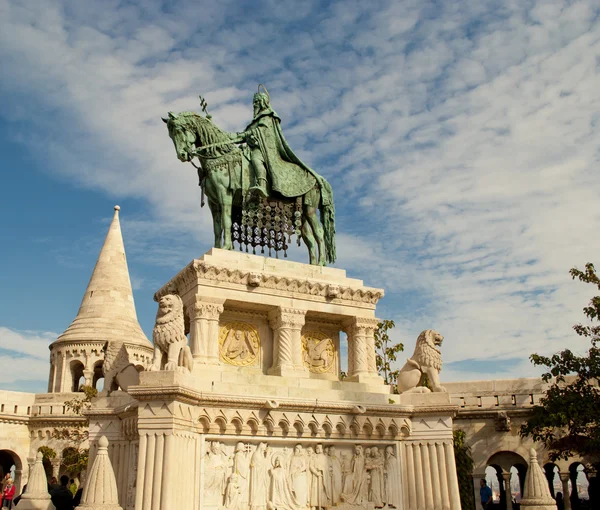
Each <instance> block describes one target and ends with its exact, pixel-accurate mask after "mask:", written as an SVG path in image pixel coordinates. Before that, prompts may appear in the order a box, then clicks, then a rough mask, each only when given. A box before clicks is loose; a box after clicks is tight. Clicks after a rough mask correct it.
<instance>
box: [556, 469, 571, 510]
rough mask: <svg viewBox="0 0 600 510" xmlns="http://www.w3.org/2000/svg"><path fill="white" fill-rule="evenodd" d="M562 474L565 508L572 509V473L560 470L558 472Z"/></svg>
mask: <svg viewBox="0 0 600 510" xmlns="http://www.w3.org/2000/svg"><path fill="white" fill-rule="evenodd" d="M558 476H560V482H561V483H562V493H563V501H564V502H565V510H571V498H570V497H569V478H570V477H571V473H569V472H568V471H567V472H566V473H565V472H562V471H561V472H560V473H559V474H558Z"/></svg>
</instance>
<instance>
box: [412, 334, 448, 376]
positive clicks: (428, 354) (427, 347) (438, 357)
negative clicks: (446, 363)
mask: <svg viewBox="0 0 600 510" xmlns="http://www.w3.org/2000/svg"><path fill="white" fill-rule="evenodd" d="M437 334H438V333H436V332H435V331H433V330H432V329H426V330H425V331H423V332H422V333H421V334H420V335H419V337H418V338H417V344H416V345H415V352H414V353H413V355H412V358H411V359H413V360H414V361H416V362H417V363H418V364H419V365H421V366H426V367H432V368H435V369H436V370H437V371H438V372H440V371H441V370H442V354H441V353H440V350H439V349H438V348H437V347H436V346H435V343H434V336H435V335H437Z"/></svg>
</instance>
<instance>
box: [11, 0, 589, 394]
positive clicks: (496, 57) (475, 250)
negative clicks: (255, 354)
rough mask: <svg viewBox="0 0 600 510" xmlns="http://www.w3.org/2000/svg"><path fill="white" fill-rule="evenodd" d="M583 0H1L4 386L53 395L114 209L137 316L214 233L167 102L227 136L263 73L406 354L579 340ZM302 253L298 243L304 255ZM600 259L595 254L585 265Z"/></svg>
mask: <svg viewBox="0 0 600 510" xmlns="http://www.w3.org/2000/svg"><path fill="white" fill-rule="evenodd" d="M598 15H599V7H598V4H597V2H594V1H587V2H586V1H580V2H560V1H518V2H516V1H515V2H509V1H505V2H501V1H484V0H476V1H467V0H463V1H456V2H442V1H438V2H432V1H426V0H419V1H416V0H415V1H410V0H409V1H402V2H398V1H397V2H386V1H371V2H359V1H344V2H310V1H304V2H288V1H282V0H277V1H273V2H227V1H221V2H197V1H177V2H168V3H165V2H152V1H149V0H144V1H143V2H120V1H119V2H111V1H102V2H90V1H81V0H80V1H55V0H44V1H40V2H36V1H33V0H30V1H28V2H18V1H10V0H0V68H1V69H2V74H3V76H2V80H0V94H1V97H2V99H3V101H2V108H1V109H0V116H1V118H2V122H1V123H0V150H1V153H2V156H3V158H2V161H3V164H2V167H3V172H2V176H3V189H4V190H5V193H3V198H2V200H1V201H0V210H1V212H2V216H3V218H4V219H5V222H4V224H3V227H2V240H3V243H5V244H3V247H4V249H3V250H2V251H1V253H0V263H1V265H0V267H2V270H1V271H0V285H1V286H2V288H3V289H4V296H5V297H4V300H3V306H2V307H0V388H5V389H32V390H43V389H44V388H45V385H46V378H47V359H48V351H47V345H48V344H49V343H50V342H51V341H52V339H54V338H55V337H56V336H57V335H58V334H60V333H61V332H62V331H63V330H64V329H65V328H66V327H67V326H68V325H69V323H70V321H71V320H72V319H73V318H74V316H75V314H76V312H77V309H78V306H79V302H80V299H81V296H82V294H83V292H84V290H85V287H86V284H87V281H88V279H89V276H90V273H91V270H92V268H93V265H94V263H95V260H96V257H97V255H98V251H99V249H100V247H101V244H102V241H103V238H104V235H105V234H106V230H107V228H108V222H109V221H110V218H111V216H112V206H113V205H114V204H116V203H118V204H119V205H121V208H122V209H121V219H122V228H123V233H124V237H125V245H126V250H127V256H128V261H129V268H130V272H131V277H132V281H133V285H134V292H135V299H136V306H137V310H138V316H139V319H140V323H141V325H142V327H143V328H144V330H145V331H146V333H147V334H148V336H150V334H151V329H152V326H153V322H154V315H155V303H154V302H153V301H152V294H153V293H154V291H155V290H156V289H157V288H158V287H159V286H160V285H161V284H162V283H164V282H165V281H167V280H168V279H169V278H170V277H171V276H172V275H174V274H175V273H176V272H177V271H178V270H179V269H181V268H182V267H183V266H184V265H185V264H186V263H187V262H189V260H191V259H192V258H194V257H197V256H200V255H201V254H202V253H204V252H205V251H206V250H207V249H209V248H210V245H211V243H212V234H211V228H210V221H211V220H210V214H209V211H208V210H207V209H204V210H201V209H200V205H199V203H200V191H199V188H198V187H197V186H196V177H195V176H194V173H193V169H192V168H191V167H190V166H189V165H183V164H182V163H179V162H178V161H177V159H176V158H175V153H174V150H173V147H172V144H171V142H170V140H169V139H168V136H167V133H166V130H165V127H164V124H163V123H162V122H161V121H160V116H161V115H164V114H165V113H166V112H167V111H169V110H173V111H182V110H190V109H197V108H198V99H197V98H198V94H202V95H203V96H204V97H206V99H207V101H208V103H209V110H210V111H211V113H212V115H213V117H214V120H215V122H216V123H217V124H219V125H220V126H222V127H224V128H226V129H230V130H232V131H238V130H241V129H242V128H243V127H244V126H245V125H246V124H247V122H248V121H249V120H250V119H251V116H252V112H251V101H252V94H253V93H254V91H255V90H256V86H257V84H258V83H264V84H265V85H266V86H267V88H268V89H269V92H270V95H271V98H272V104H273V107H274V108H275V110H276V111H277V112H278V113H279V115H280V116H281V117H282V127H283V130H284V133H285V135H286V137H287V138H288V141H289V142H290V145H291V146H292V147H293V148H294V150H295V151H296V152H297V153H298V154H299V155H300V156H301V157H302V158H303V159H304V160H305V161H306V162H308V163H309V164H310V165H311V166H312V167H313V168H315V169H316V170H317V171H319V172H320V173H322V174H323V175H324V176H325V177H326V178H327V179H328V180H329V181H330V182H331V183H332V185H333V189H334V193H335V198H336V209H337V222H338V225H337V227H338V233H339V234H338V255H339V260H338V262H337V264H336V265H337V267H341V268H344V269H346V270H347V271H348V273H349V275H351V276H353V277H359V278H362V279H364V281H365V283H366V284H368V285H371V286H380V287H384V288H385V289H386V297H385V298H384V299H383V300H382V302H381V303H380V306H379V307H378V315H379V316H380V317H382V318H391V319H394V320H395V321H396V324H397V328H396V329H395V330H394V333H393V337H394V338H395V339H396V340H398V341H403V342H404V343H405V344H406V345H407V350H412V346H413V345H414V340H415V338H416V336H417V335H418V333H419V332H420V331H421V330H422V329H425V328H430V327H431V328H435V329H437V330H438V331H440V332H441V333H443V334H444V335H445V337H446V341H445V344H444V359H445V361H446V365H445V368H444V372H443V377H445V379H446V380H460V379H485V378H495V377H516V376H528V375H534V374H535V373H536V372H535V370H534V369H533V367H532V366H531V365H530V363H529V362H528V360H527V357H528V355H529V354H530V353H531V352H545V353H549V352H553V351H556V350H558V349H560V348H562V347H564V346H566V345H569V346H571V347H573V348H575V349H582V348H584V347H585V344H584V343H582V342H581V341H580V340H579V339H578V338H577V337H576V336H575V335H574V333H573V332H572V330H571V325H572V324H573V323H575V322H577V321H578V320H579V319H580V317H581V308H582V307H583V306H584V305H585V304H586V303H587V300H588V299H589V297H590V296H591V294H590V292H591V289H587V288H585V286H582V285H580V284H579V285H578V284H576V283H573V282H572V281H571V280H570V278H569V275H568V269H569V268H570V267H571V266H573V265H578V266H583V264H585V263H586V262H588V261H594V260H595V258H596V259H597V255H598V254H599V253H600V238H599V236H598V234H597V233H598V227H599V226H600V209H599V208H598V190H599V189H600V172H599V171H598V163H599V161H598V160H599V150H598V147H599V146H600V144H599V142H600V134H599V133H600V131H599V128H598V124H599V123H600V78H599V68H600V57H599V55H600V20H599V17H598ZM293 257H294V258H296V259H298V260H304V258H305V253H304V250H302V251H297V252H295V253H294V254H293ZM596 261H597V260H596Z"/></svg>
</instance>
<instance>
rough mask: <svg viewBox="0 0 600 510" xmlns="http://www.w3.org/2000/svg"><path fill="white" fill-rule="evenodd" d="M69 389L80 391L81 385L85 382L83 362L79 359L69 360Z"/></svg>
mask: <svg viewBox="0 0 600 510" xmlns="http://www.w3.org/2000/svg"><path fill="white" fill-rule="evenodd" d="M70 368H71V381H72V383H71V391H74V392H77V391H81V387H82V386H83V385H84V384H85V377H84V376H83V369H84V366H83V363H82V362H81V361H79V360H73V361H71V365H70Z"/></svg>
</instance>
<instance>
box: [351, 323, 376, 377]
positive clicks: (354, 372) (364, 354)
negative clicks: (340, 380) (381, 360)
mask: <svg viewBox="0 0 600 510" xmlns="http://www.w3.org/2000/svg"><path fill="white" fill-rule="evenodd" d="M378 323H379V321H378V320H377V319H370V318H365V317H356V318H354V319H353V321H352V322H351V323H349V324H346V325H345V331H346V333H347V335H348V378H349V380H351V381H358V382H361V381H362V380H364V379H366V380H377V379H380V378H379V376H378V374H377V364H376V359H375V339H374V334H375V330H376V329H377V324H378Z"/></svg>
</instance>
